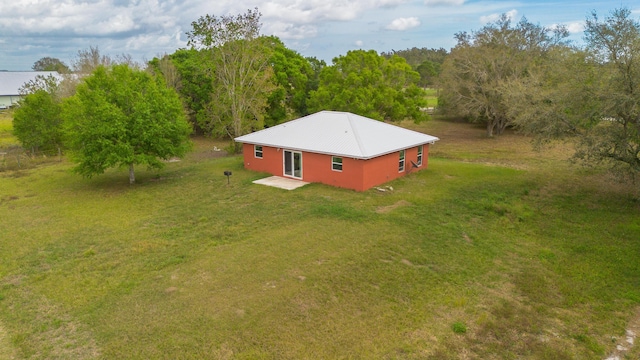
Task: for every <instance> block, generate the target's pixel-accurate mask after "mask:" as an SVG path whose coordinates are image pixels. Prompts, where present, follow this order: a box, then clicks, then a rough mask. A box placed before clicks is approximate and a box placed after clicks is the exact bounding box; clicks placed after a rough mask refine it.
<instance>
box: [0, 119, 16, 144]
mask: <svg viewBox="0 0 640 360" xmlns="http://www.w3.org/2000/svg"><path fill="white" fill-rule="evenodd" d="M11 122H12V112H11V110H0V148H3V147H7V146H10V145H17V144H18V141H17V140H16V138H15V137H14V136H13V134H12V131H13V125H12V123H11Z"/></svg>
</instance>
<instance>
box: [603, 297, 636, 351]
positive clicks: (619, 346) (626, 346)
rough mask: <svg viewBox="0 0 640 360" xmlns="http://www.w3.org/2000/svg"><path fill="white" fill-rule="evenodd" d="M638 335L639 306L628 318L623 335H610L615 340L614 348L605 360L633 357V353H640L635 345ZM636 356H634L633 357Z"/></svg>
mask: <svg viewBox="0 0 640 360" xmlns="http://www.w3.org/2000/svg"><path fill="white" fill-rule="evenodd" d="M638 336H640V308H638V309H636V312H635V314H634V315H633V317H632V318H631V319H630V320H629V324H628V325H627V329H626V330H625V334H624V336H622V337H619V338H616V337H612V339H615V340H616V348H615V350H614V351H613V352H612V353H611V354H610V355H609V356H608V357H607V358H605V360H622V359H630V358H634V357H633V354H635V355H638V354H640V350H638V345H637V342H638ZM630 356H631V357H630ZM637 358H638V357H635V358H634V359H637Z"/></svg>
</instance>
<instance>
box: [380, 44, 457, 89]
mask: <svg viewBox="0 0 640 360" xmlns="http://www.w3.org/2000/svg"><path fill="white" fill-rule="evenodd" d="M380 55H382V56H384V57H385V58H391V57H392V56H394V55H397V56H400V57H402V58H404V59H405V60H406V61H407V63H408V64H409V65H411V67H412V68H413V69H414V70H415V71H417V72H418V73H419V74H420V82H419V85H420V86H423V87H426V86H433V85H435V83H436V81H435V80H436V78H437V77H438V75H440V70H441V67H442V63H444V59H445V58H446V57H447V55H449V53H448V52H447V50H445V49H443V48H440V49H428V48H421V49H419V48H417V47H413V48H411V49H406V50H392V51H390V52H382V53H381V54H380Z"/></svg>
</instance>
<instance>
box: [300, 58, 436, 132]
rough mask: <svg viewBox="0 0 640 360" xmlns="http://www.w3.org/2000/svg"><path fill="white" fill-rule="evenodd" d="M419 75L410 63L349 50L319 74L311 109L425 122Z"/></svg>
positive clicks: (424, 101) (382, 118)
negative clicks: (418, 84)
mask: <svg viewBox="0 0 640 360" xmlns="http://www.w3.org/2000/svg"><path fill="white" fill-rule="evenodd" d="M419 79H420V75H419V74H418V73H417V72H415V71H413V70H412V69H411V66H409V64H407V62H406V61H405V60H404V59H403V58H401V57H399V56H393V57H391V58H389V59H385V58H384V57H382V56H380V55H378V53H377V52H375V51H374V50H369V51H364V50H355V51H349V52H348V53H347V55H346V56H340V57H338V58H335V59H333V65H332V66H327V67H324V68H323V69H322V71H321V72H320V84H319V86H318V90H316V91H312V92H311V98H310V99H309V102H308V104H309V110H310V111H311V112H315V111H320V110H326V109H331V110H339V111H349V112H353V113H356V114H359V115H362V116H367V117H370V118H372V119H378V120H387V121H389V120H391V121H401V120H404V119H405V118H410V119H413V120H414V121H422V120H425V119H427V118H428V115H427V114H426V113H424V112H423V111H421V107H424V106H426V100H425V96H424V92H423V91H422V89H420V88H419V87H418V86H417V85H416V84H417V83H418V81H419Z"/></svg>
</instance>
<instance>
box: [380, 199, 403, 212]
mask: <svg viewBox="0 0 640 360" xmlns="http://www.w3.org/2000/svg"><path fill="white" fill-rule="evenodd" d="M410 205H411V203H410V202H408V201H406V200H400V201H398V202H396V203H395V204H393V205H389V206H379V207H378V208H377V209H376V213H378V214H386V213H389V212H391V211H393V210H395V209H397V208H399V207H403V206H410Z"/></svg>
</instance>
